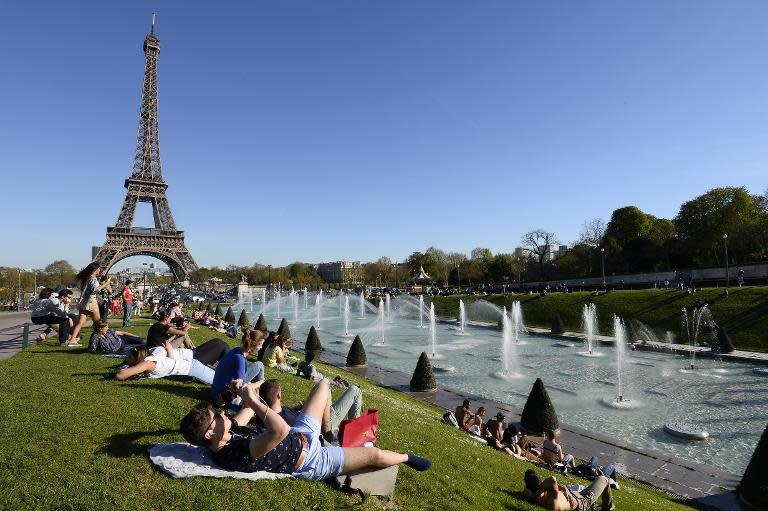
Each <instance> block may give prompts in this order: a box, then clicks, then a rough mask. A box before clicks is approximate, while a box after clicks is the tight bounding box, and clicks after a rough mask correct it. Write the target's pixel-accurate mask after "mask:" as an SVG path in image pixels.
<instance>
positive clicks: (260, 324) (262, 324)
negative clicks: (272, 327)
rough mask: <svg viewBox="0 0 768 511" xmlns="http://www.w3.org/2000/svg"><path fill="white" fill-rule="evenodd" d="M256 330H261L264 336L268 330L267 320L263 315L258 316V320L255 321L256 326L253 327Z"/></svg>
mask: <svg viewBox="0 0 768 511" xmlns="http://www.w3.org/2000/svg"><path fill="white" fill-rule="evenodd" d="M254 328H256V330H261V331H262V332H264V333H265V334H266V333H267V331H268V330H269V327H268V326H267V320H266V318H264V314H259V318H258V319H257V320H256V326H255V327H254Z"/></svg>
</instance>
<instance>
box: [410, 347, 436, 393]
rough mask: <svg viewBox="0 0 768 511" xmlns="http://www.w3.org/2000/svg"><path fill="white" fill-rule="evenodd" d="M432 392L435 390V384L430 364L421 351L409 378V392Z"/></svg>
mask: <svg viewBox="0 0 768 511" xmlns="http://www.w3.org/2000/svg"><path fill="white" fill-rule="evenodd" d="M434 390H437V383H435V375H434V373H433V372H432V364H430V363H429V358H428V357H427V354H426V353H424V352H423V351H422V352H421V355H420V356H419V361H418V362H417V363H416V369H415V370H414V371H413V376H412V377H411V392H432V391H434Z"/></svg>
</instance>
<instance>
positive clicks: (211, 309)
mask: <svg viewBox="0 0 768 511" xmlns="http://www.w3.org/2000/svg"><path fill="white" fill-rule="evenodd" d="M205 310H206V311H208V314H213V304H212V303H211V302H208V306H207V307H206V308H205Z"/></svg>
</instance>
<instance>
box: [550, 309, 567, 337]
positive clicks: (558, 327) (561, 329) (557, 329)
mask: <svg viewBox="0 0 768 511" xmlns="http://www.w3.org/2000/svg"><path fill="white" fill-rule="evenodd" d="M549 331H550V332H552V333H553V334H564V333H565V325H564V324H563V318H561V317H560V314H556V315H555V317H554V318H553V319H552V328H551V329H550V330H549Z"/></svg>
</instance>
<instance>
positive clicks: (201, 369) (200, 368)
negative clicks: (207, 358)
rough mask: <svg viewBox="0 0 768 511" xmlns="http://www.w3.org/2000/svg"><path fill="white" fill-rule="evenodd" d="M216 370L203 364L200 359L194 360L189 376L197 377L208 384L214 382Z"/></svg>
mask: <svg viewBox="0 0 768 511" xmlns="http://www.w3.org/2000/svg"><path fill="white" fill-rule="evenodd" d="M214 374H216V371H214V370H213V369H211V368H210V367H208V366H207V365H205V364H203V363H202V362H200V361H199V360H192V365H191V366H190V368H189V373H188V376H191V377H193V378H195V379H196V380H199V381H201V382H203V383H206V384H208V385H210V384H212V383H213V375H214Z"/></svg>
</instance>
